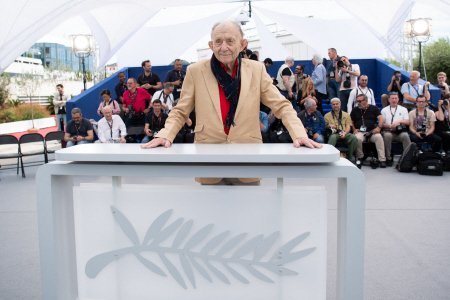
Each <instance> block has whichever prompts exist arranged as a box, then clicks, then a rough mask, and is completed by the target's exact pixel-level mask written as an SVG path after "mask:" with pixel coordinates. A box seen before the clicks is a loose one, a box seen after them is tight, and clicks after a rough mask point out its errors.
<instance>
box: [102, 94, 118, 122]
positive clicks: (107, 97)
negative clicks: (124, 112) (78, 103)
mask: <svg viewBox="0 0 450 300" xmlns="http://www.w3.org/2000/svg"><path fill="white" fill-rule="evenodd" d="M100 97H102V98H103V101H102V102H100V105H99V106H98V109H97V113H98V115H99V116H100V117H103V107H105V106H109V107H111V109H112V113H113V114H115V115H120V106H119V103H117V101H116V100H113V99H111V92H110V91H109V90H108V89H104V90H102V91H101V92H100Z"/></svg>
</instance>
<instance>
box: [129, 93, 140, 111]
mask: <svg viewBox="0 0 450 300" xmlns="http://www.w3.org/2000/svg"><path fill="white" fill-rule="evenodd" d="M129 92H130V99H131V107H134V105H133V95H132V94H131V91H129ZM137 92H138V91H137V89H136V91H135V92H134V101H136V98H137Z"/></svg>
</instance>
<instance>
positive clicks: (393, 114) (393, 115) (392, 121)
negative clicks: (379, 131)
mask: <svg viewBox="0 0 450 300" xmlns="http://www.w3.org/2000/svg"><path fill="white" fill-rule="evenodd" d="M397 108H398V106H397V107H396V108H395V111H394V113H392V108H391V106H390V105H389V111H390V113H391V116H392V120H391V123H394V117H395V113H396V112H397Z"/></svg>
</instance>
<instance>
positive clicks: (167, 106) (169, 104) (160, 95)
mask: <svg viewBox="0 0 450 300" xmlns="http://www.w3.org/2000/svg"><path fill="white" fill-rule="evenodd" d="M173 89H174V86H173V84H172V83H170V82H166V83H164V89H162V90H161V91H157V92H155V93H154V94H153V97H152V104H151V105H152V106H153V101H155V100H156V99H159V100H161V104H162V109H161V110H162V112H163V113H166V114H169V112H170V111H171V110H172V108H173V103H174V99H173V94H172V93H173Z"/></svg>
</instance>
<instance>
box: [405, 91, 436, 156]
mask: <svg viewBox="0 0 450 300" xmlns="http://www.w3.org/2000/svg"><path fill="white" fill-rule="evenodd" d="M416 103H417V109H415V110H412V111H410V112H409V131H411V137H410V138H411V142H414V143H421V142H426V143H429V144H431V145H432V148H433V152H439V151H440V150H441V144H442V139H441V138H440V137H439V136H438V135H436V134H435V133H434V129H435V123H436V116H435V114H434V112H433V111H432V110H429V109H427V108H426V106H427V99H426V98H425V96H422V95H420V96H419V97H417V99H416Z"/></svg>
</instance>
